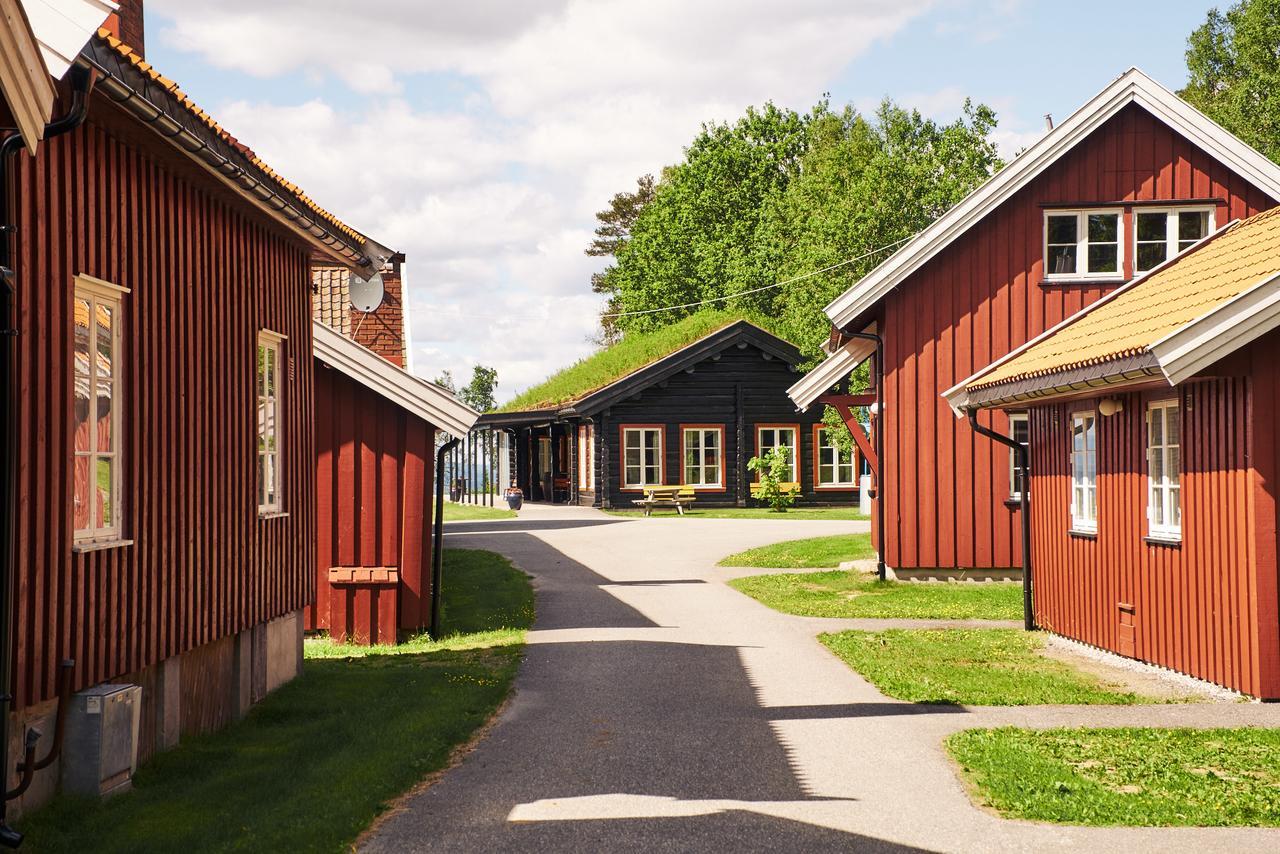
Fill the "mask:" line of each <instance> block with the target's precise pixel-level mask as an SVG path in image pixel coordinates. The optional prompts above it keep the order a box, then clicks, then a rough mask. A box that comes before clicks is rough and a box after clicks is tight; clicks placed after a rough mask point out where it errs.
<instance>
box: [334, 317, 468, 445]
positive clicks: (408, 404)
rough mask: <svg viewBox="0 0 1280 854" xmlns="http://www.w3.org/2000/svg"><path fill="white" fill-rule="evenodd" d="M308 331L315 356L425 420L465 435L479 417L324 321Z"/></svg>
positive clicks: (453, 398) (445, 392) (456, 434)
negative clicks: (310, 333) (310, 332)
mask: <svg viewBox="0 0 1280 854" xmlns="http://www.w3.org/2000/svg"><path fill="white" fill-rule="evenodd" d="M311 331H312V339H313V350H314V354H315V358H316V359H317V360H319V361H320V362H323V363H324V364H326V365H328V366H329V367H331V368H333V369H335V370H337V371H340V372H342V373H343V374H344V375H346V376H347V377H350V378H351V379H353V380H355V381H356V382H358V383H360V384H361V385H363V386H365V387H366V388H368V389H370V390H371V391H373V392H375V393H377V394H378V395H380V396H382V397H383V398H386V399H387V400H389V401H391V402H392V403H394V404H396V405H397V406H399V407H401V408H402V409H405V410H406V411H408V412H411V413H413V414H414V415H416V416H418V417H419V418H421V419H422V420H423V421H426V422H427V423H428V424H431V425H433V426H435V427H439V428H442V429H444V430H446V431H448V432H449V433H450V434H452V435H454V436H465V435H466V434H467V432H468V431H470V430H471V428H472V427H473V426H474V425H475V423H476V420H477V419H478V418H479V417H480V413H478V412H476V411H475V410H474V409H472V408H471V407H469V406H467V405H466V404H464V403H463V402H462V401H460V400H458V399H457V398H456V397H454V396H453V395H452V394H449V392H447V391H445V390H444V389H442V388H440V387H439V386H437V385H435V384H434V383H429V382H427V381H426V380H423V379H420V378H418V377H415V376H414V375H413V374H410V373H409V372H408V371H405V370H404V369H402V368H398V367H396V366H395V365H393V364H391V363H390V362H388V361H387V360H386V359H384V358H382V357H381V356H379V355H378V354H376V353H374V352H373V351H372V350H368V349H366V348H364V347H361V346H360V345H359V344H357V343H356V342H354V341H352V340H351V339H350V338H347V337H346V336H344V335H342V334H341V333H339V332H336V331H335V330H333V329H331V328H329V327H328V326H325V325H324V324H323V323H321V322H319V321H312V324H311Z"/></svg>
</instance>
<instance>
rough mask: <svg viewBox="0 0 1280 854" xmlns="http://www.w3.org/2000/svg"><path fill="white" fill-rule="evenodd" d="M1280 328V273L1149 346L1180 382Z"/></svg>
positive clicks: (1167, 374) (1167, 373)
mask: <svg viewBox="0 0 1280 854" xmlns="http://www.w3.org/2000/svg"><path fill="white" fill-rule="evenodd" d="M1277 328H1280V275H1275V276H1272V277H1270V278H1268V279H1265V280H1263V281H1262V282H1259V283H1258V284H1256V285H1254V286H1253V287H1252V288H1250V289H1249V290H1247V291H1245V292H1243V293H1241V294H1239V295H1238V296H1235V297H1233V298H1232V299H1230V300H1228V301H1227V302H1225V303H1223V304H1222V305H1219V306H1217V307H1216V308H1214V309H1213V310H1212V311H1210V312H1209V313H1207V314H1205V315H1203V316H1202V317H1199V318H1197V319H1195V320H1193V321H1191V322H1190V323H1188V324H1185V325H1184V326H1182V327H1181V328H1179V329H1177V330H1175V331H1173V332H1171V333H1169V334H1168V335H1166V336H1165V337H1164V338H1161V339H1160V340H1159V341H1157V342H1155V343H1154V344H1152V345H1151V347H1150V348H1149V349H1150V350H1151V352H1152V353H1153V354H1154V355H1155V357H1156V361H1157V362H1158V363H1159V365H1160V370H1162V371H1164V375H1165V377H1166V378H1167V379H1168V380H1169V383H1170V384H1171V385H1177V384H1178V383H1181V382H1183V381H1185V380H1187V379H1188V378H1190V377H1192V376H1194V375H1195V374H1197V373H1199V372H1200V371H1202V370H1204V369H1205V368H1207V367H1209V366H1210V365H1212V364H1213V363H1214V362H1217V361H1218V360H1219V359H1223V358H1226V357H1227V356H1230V355H1231V354H1232V353H1234V352H1236V351H1237V350H1239V349H1240V348H1241V347H1244V346H1246V345H1248V344H1250V343H1252V342H1253V341H1256V340H1257V339H1258V338H1261V337H1262V336H1263V335H1266V334H1267V333H1268V332H1271V331H1272V330H1274V329H1277Z"/></svg>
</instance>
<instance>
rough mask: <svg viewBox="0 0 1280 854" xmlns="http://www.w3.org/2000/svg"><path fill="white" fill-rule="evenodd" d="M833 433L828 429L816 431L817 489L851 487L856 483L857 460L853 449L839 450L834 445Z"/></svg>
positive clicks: (820, 428) (823, 428) (822, 428)
mask: <svg viewBox="0 0 1280 854" xmlns="http://www.w3.org/2000/svg"><path fill="white" fill-rule="evenodd" d="M834 437H835V433H834V431H832V430H831V429H830V428H829V427H819V428H818V430H817V442H816V444H817V447H818V487H819V488H822V487H835V486H839V487H853V486H857V483H858V469H857V466H856V465H855V463H854V461H855V459H856V458H857V456H856V454H855V453H854V451H853V449H852V448H850V449H849V450H847V451H842V450H840V448H839V447H837V445H836V443H835V438H834Z"/></svg>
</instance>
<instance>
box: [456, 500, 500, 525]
mask: <svg viewBox="0 0 1280 854" xmlns="http://www.w3.org/2000/svg"><path fill="white" fill-rule="evenodd" d="M514 518H516V511H514V510H509V509H507V508H506V507H485V506H484V505H482V504H454V503H453V502H452V501H446V502H444V520H445V521H446V522H475V521H479V520H483V519H514Z"/></svg>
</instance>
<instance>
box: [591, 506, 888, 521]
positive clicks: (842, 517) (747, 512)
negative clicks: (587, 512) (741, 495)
mask: <svg viewBox="0 0 1280 854" xmlns="http://www.w3.org/2000/svg"><path fill="white" fill-rule="evenodd" d="M604 512H606V513H608V514H609V515H610V516H623V517H627V518H632V519H639V518H643V517H644V511H643V510H606V511H604ZM653 515H654V516H655V517H656V516H671V517H675V518H680V519H773V520H777V521H783V522H794V521H796V520H797V519H809V520H814V521H823V522H854V521H858V520H863V519H866V518H867V517H866V516H860V515H858V512H857V511H856V510H854V509H853V508H852V507H792V508H791V509H790V510H788V511H787V512H786V513H775V512H773V511H772V510H770V509H769V508H768V507H703V508H695V509H693V510H686V511H685V514H684V515H683V516H678V515H677V514H676V511H674V510H655V511H654V512H653Z"/></svg>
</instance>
